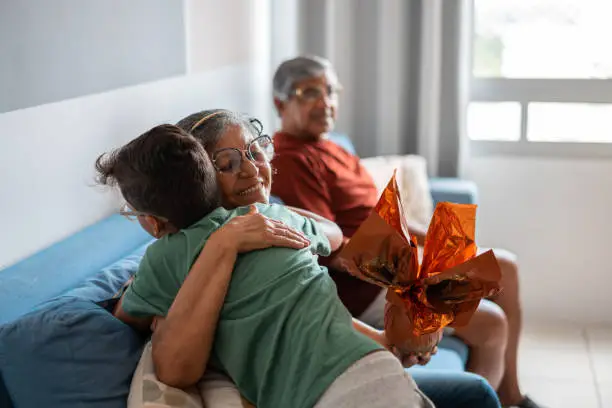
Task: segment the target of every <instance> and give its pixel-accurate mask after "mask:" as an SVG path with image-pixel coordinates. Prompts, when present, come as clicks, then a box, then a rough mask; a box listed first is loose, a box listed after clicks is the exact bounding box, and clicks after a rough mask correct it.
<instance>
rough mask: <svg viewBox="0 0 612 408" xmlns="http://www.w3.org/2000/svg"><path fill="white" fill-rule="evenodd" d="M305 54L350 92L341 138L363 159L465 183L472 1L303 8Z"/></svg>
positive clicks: (326, 2) (321, 3) (331, 1)
mask: <svg viewBox="0 0 612 408" xmlns="http://www.w3.org/2000/svg"><path fill="white" fill-rule="evenodd" d="M298 10H299V13H298V24H299V30H298V32H299V36H300V38H299V41H298V44H299V45H298V48H299V51H300V52H301V53H312V54H317V55H322V56H324V57H327V58H329V59H330V60H331V61H332V62H333V63H334V65H335V66H336V69H337V70H338V74H339V77H340V81H341V82H342V83H343V85H344V88H345V91H344V92H343V94H342V96H341V99H340V104H341V106H340V118H339V123H338V130H339V131H341V132H345V133H347V134H349V135H350V136H351V137H352V139H353V141H354V143H355V146H356V148H357V151H358V153H359V154H360V155H361V156H362V157H367V156H377V155H387V154H408V153H412V154H419V155H422V156H424V157H425V158H426V159H427V161H428V169H429V173H430V175H431V176H444V177H455V176H458V175H460V172H461V162H462V160H463V158H464V157H466V148H467V143H466V138H465V127H466V124H465V117H466V109H467V103H468V88H469V77H470V72H469V69H470V65H471V63H470V48H471V40H470V37H471V34H470V32H471V20H470V17H471V0H384V1H379V0H299V3H298Z"/></svg>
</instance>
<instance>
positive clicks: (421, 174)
mask: <svg viewBox="0 0 612 408" xmlns="http://www.w3.org/2000/svg"><path fill="white" fill-rule="evenodd" d="M361 164H363V166H364V167H365V168H366V169H367V170H368V172H369V173H370V174H371V175H372V178H373V179H374V183H375V184H376V188H377V189H378V193H379V194H380V193H382V190H383V189H384V188H385V187H386V186H387V184H388V183H389V180H390V179H391V176H392V175H393V170H395V169H397V184H398V186H399V189H400V194H401V199H402V203H403V204H404V209H405V211H406V215H407V217H408V220H409V221H410V222H412V223H415V224H418V225H420V226H422V227H427V226H428V225H429V221H431V216H432V214H433V200H432V198H431V193H430V192H429V182H428V179H427V162H426V161H425V158H423V157H421V156H416V155H405V156H379V157H368V158H365V159H361Z"/></svg>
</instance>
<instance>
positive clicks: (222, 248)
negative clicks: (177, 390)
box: [133, 111, 499, 408]
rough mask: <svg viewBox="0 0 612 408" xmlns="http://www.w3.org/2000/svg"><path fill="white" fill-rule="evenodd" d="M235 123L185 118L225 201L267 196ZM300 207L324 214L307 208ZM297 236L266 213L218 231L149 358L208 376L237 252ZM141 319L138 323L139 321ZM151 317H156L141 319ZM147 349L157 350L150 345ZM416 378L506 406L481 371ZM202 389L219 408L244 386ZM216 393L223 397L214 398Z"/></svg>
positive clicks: (450, 400)
mask: <svg viewBox="0 0 612 408" xmlns="http://www.w3.org/2000/svg"><path fill="white" fill-rule="evenodd" d="M234 125H240V126H243V124H241V123H236V116H235V115H233V114H231V113H230V112H228V113H224V112H223V111H219V113H216V114H215V115H213V116H211V112H200V113H196V114H193V115H191V116H189V117H187V118H185V119H183V120H181V121H180V122H179V123H178V126H179V127H181V128H183V129H184V130H187V131H189V132H191V133H192V134H193V135H194V136H195V137H196V138H197V139H198V140H199V141H200V142H201V143H202V144H203V145H204V147H205V149H206V151H207V152H208V153H209V155H210V156H211V158H212V159H213V162H214V163H215V168H216V170H217V181H218V184H219V187H220V191H221V194H222V196H223V200H222V201H223V204H224V206H225V207H227V208H235V207H239V206H244V205H249V204H253V203H256V202H260V203H267V202H268V200H269V194H270V188H271V184H272V171H271V168H270V164H269V162H268V161H266V160H261V157H259V156H256V155H253V154H249V153H248V152H245V150H244V149H245V147H246V146H250V145H251V142H252V140H251V139H249V140H246V139H243V138H239V137H236V133H235V132H230V131H228V129H232V128H233V127H234ZM255 138H257V135H252V139H253V140H254V139H255ZM261 140H263V139H261ZM264 142H265V140H264ZM297 211H299V212H301V213H302V214H303V215H306V216H311V217H313V218H315V219H319V220H321V221H324V220H323V219H322V218H321V217H320V216H317V215H314V214H309V213H308V212H307V211H304V210H297ZM286 236H290V237H292V239H291V240H289V239H287V238H286ZM296 241H299V237H297V236H296V235H295V234H294V233H293V232H292V231H290V230H288V229H287V228H285V227H283V226H282V225H278V224H275V223H272V222H271V221H270V220H268V219H266V218H265V217H263V216H262V215H261V214H250V215H246V216H243V217H237V218H236V219H235V220H233V221H232V222H230V223H228V224H227V225H226V226H224V227H223V228H221V229H220V230H219V231H217V232H216V233H214V234H213V236H211V239H210V240H209V241H208V242H207V244H206V245H205V246H204V249H203V250H202V253H201V254H200V256H199V258H198V260H197V261H196V263H195V264H194V267H193V268H194V269H195V268H199V272H198V273H197V274H194V273H193V272H191V273H190V274H189V277H188V279H187V280H186V281H185V283H184V285H183V286H182V287H181V289H180V291H179V292H178V295H177V297H176V299H175V301H174V303H173V305H172V307H171V308H170V310H169V312H168V314H167V316H166V318H165V319H163V320H162V319H159V320H157V322H156V325H155V326H156V327H155V330H154V334H153V342H152V345H153V347H152V357H151V354H148V355H145V356H144V357H143V359H145V358H149V359H151V358H152V360H153V362H154V363H155V371H156V373H157V376H158V377H159V379H160V380H162V381H163V382H165V383H167V384H170V385H172V386H176V387H188V386H190V385H192V384H195V383H196V382H198V381H199V380H200V379H201V378H202V376H203V374H204V370H205V366H206V361H207V360H208V358H209V352H210V349H211V346H212V342H213V339H214V333H215V325H216V321H217V318H218V316H219V311H220V309H221V306H222V304H223V298H224V295H225V291H226V290H227V286H228V283H229V280H230V279H231V273H232V269H233V264H234V262H235V260H236V256H237V254H238V253H240V252H245V251H249V250H253V249H258V248H265V247H268V246H270V245H282V246H292V245H296ZM298 243H299V242H298ZM133 323H134V324H137V325H138V323H137V322H133ZM143 324H144V325H147V324H149V322H148V321H147V322H141V323H140V325H143ZM354 326H355V329H356V330H359V331H361V332H362V333H364V334H366V335H368V336H369V337H371V338H373V339H375V340H376V341H378V342H380V343H382V344H383V345H385V346H388V345H387V344H386V340H385V338H384V336H382V332H380V331H377V330H374V329H372V328H371V327H369V326H367V325H365V324H362V323H360V322H359V321H355V322H354ZM147 352H148V353H150V352H151V348H150V347H148V348H147ZM408 360H409V359H406V360H404V363H405V364H406V363H408ZM305 364H307V363H306V362H305ZM432 375H435V376H436V379H435V380H434V381H431V378H430V377H431V376H432ZM413 377H414V379H415V381H416V382H417V384H422V383H423V382H425V383H426V384H427V385H429V386H430V387H429V392H430V393H433V394H434V395H433V397H434V398H433V399H434V400H437V401H438V406H440V407H444V406H447V407H459V408H461V407H483V408H488V407H491V408H492V407H499V401H498V400H497V397H496V396H495V393H494V392H493V390H492V389H491V388H490V386H489V385H488V384H487V383H486V381H485V380H484V379H482V378H481V377H478V376H476V375H473V374H468V373H454V374H452V375H445V374H440V375H439V374H436V373H433V374H432V373H428V372H415V373H413ZM419 387H421V386H419ZM141 388H142V387H141ZM133 389H134V386H133ZM200 389H201V390H206V394H207V395H203V397H204V398H205V400H206V401H205V402H207V403H208V405H207V406H210V407H211V408H216V407H219V408H224V407H226V406H229V405H225V404H227V400H228V399H232V396H233V397H234V398H233V400H234V403H236V396H237V391H236V389H235V387H234V388H233V389H232V386H231V383H230V382H229V381H227V380H225V381H220V380H219V378H218V377H215V378H214V379H213V381H208V382H207V381H204V382H203V383H200ZM424 392H425V393H426V394H427V393H428V391H426V390H424ZM213 394H214V395H215V396H216V397H212V398H211V395H213ZM219 396H221V397H219ZM428 396H430V395H428ZM438 396H442V397H445V398H446V405H445V404H439V401H440V400H441V399H440V398H437V399H436V397H438ZM430 397H431V396H430ZM443 399H444V398H443ZM443 399H442V401H443ZM434 402H436V401H434ZM238 403H239V401H238ZM232 406H233V405H232Z"/></svg>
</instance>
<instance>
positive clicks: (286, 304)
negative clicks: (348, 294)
mask: <svg viewBox="0 0 612 408" xmlns="http://www.w3.org/2000/svg"><path fill="white" fill-rule="evenodd" d="M96 167H97V170H98V173H99V180H100V182H101V183H103V184H114V183H116V184H117V185H118V187H119V189H120V190H121V193H122V194H123V196H124V198H125V199H126V201H127V203H128V206H129V207H130V209H131V210H132V213H133V215H136V216H138V219H139V221H140V223H141V225H142V226H143V228H145V230H147V232H149V233H150V234H151V235H153V236H155V237H156V238H159V240H158V241H157V242H155V243H154V244H152V245H151V246H150V247H149V248H148V250H147V252H146V254H145V256H144V258H143V260H142V262H141V265H140V268H139V271H138V273H137V274H136V276H135V279H134V281H133V283H132V284H131V285H130V287H129V288H128V289H127V291H126V293H125V294H124V296H123V298H122V304H121V307H122V310H123V311H124V312H126V313H127V314H128V315H130V316H133V317H135V318H139V317H152V316H165V315H166V314H167V312H168V310H169V309H170V307H171V305H172V302H173V300H174V298H175V297H176V295H177V293H178V291H179V289H180V287H181V285H182V284H183V281H184V280H185V279H186V277H187V274H188V272H189V270H190V268H191V267H192V265H193V263H194V261H195V260H196V258H197V257H198V255H199V253H200V251H201V250H202V248H203V246H204V245H205V244H206V240H207V239H208V237H209V236H210V235H211V234H212V233H213V232H214V231H215V230H217V229H218V228H219V227H221V226H222V225H223V224H224V223H226V222H227V221H229V220H230V219H232V217H235V216H237V215H243V214H245V213H246V212H247V211H248V208H244V207H243V208H238V209H235V210H232V211H228V210H226V209H224V208H217V207H218V205H219V199H218V191H217V188H216V174H215V170H214V168H213V166H212V164H211V162H210V159H209V158H208V156H207V154H206V152H205V151H204V149H203V147H202V146H201V145H199V144H198V142H197V141H196V139H195V138H193V137H192V136H191V135H189V134H187V133H185V132H184V131H182V130H180V129H179V128H177V127H175V126H171V125H161V126H157V127H155V128H153V129H151V130H150V131H148V132H146V133H145V134H143V135H142V136H140V137H138V138H137V139H135V140H133V141H132V142H130V143H128V144H127V145H126V146H124V147H122V148H120V149H118V150H117V151H115V152H113V153H111V154H110V155H106V156H101V157H100V158H99V159H98V161H97V163H96ZM257 208H258V210H259V211H260V212H261V213H262V214H263V215H266V216H267V217H269V218H271V219H275V220H279V221H282V222H284V223H286V224H288V225H289V226H290V227H293V228H294V229H297V230H299V231H302V232H303V233H304V234H305V235H306V236H307V237H308V238H309V240H310V242H311V246H310V248H304V249H301V250H295V249H288V248H275V247H273V248H268V249H265V250H259V251H253V252H249V253H246V254H243V255H241V256H239V257H238V259H237V261H236V264H235V267H234V271H233V274H232V279H231V282H230V286H229V289H228V291H227V294H226V297H225V301H224V304H223V308H222V310H221V314H220V317H219V321H218V323H217V328H216V333H215V343H214V345H213V350H212V353H211V357H210V361H209V364H211V365H212V366H214V367H216V368H217V369H220V370H222V371H224V372H226V373H227V374H228V375H229V376H230V377H231V379H232V380H233V381H234V382H235V383H236V385H237V386H238V388H239V390H240V392H241V394H242V395H243V396H244V397H245V398H246V399H247V400H249V401H250V402H252V403H254V404H255V405H256V406H258V407H259V408H267V407H270V408H272V407H274V408H277V407H304V408H310V407H313V406H314V407H317V408H318V407H332V406H346V407H353V406H355V407H356V406H362V405H361V404H363V403H366V404H367V405H368V406H372V407H374V406H375V407H378V406H381V407H382V406H385V407H390V406H393V407H400V406H401V407H412V406H423V405H424V404H426V400H425V399H424V397H422V395H421V394H420V393H418V391H417V390H416V387H415V386H414V383H413V382H412V381H411V379H410V377H406V374H405V373H404V371H403V369H402V367H401V365H400V363H399V361H397V360H396V359H395V357H394V356H393V355H392V354H390V353H388V352H386V351H381V350H382V347H381V346H380V345H379V344H377V343H376V342H374V341H373V340H371V339H369V338H367V337H366V336H364V335H362V334H360V333H358V332H356V331H355V330H354V329H353V325H352V320H351V316H350V314H349V313H348V311H347V310H346V309H345V308H344V306H343V305H342V303H341V302H340V300H339V299H338V297H337V293H336V288H335V285H334V284H333V281H332V280H331V278H330V277H329V276H328V275H327V273H326V270H325V269H324V268H322V267H320V266H319V265H318V263H317V256H318V255H323V256H325V255H328V254H329V253H330V251H331V249H332V248H330V243H329V241H328V239H327V238H326V237H325V236H324V235H323V233H322V232H321V231H320V228H319V226H318V225H317V223H316V222H314V221H313V220H311V219H308V218H305V217H302V216H300V215H298V214H296V213H293V212H291V211H289V210H287V209H286V208H285V207H283V206H277V205H262V204H258V205H257ZM151 219H154V220H155V222H149V221H150V220H151ZM148 220H149V221H148ZM378 372H381V374H380V375H378V374H377V373H378ZM365 399H368V401H365ZM369 400H372V401H373V402H372V403H371V404H370V402H369ZM340 402H341V403H342V405H340Z"/></svg>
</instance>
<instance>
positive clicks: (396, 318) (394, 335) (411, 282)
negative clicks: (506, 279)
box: [339, 174, 501, 351]
mask: <svg viewBox="0 0 612 408" xmlns="http://www.w3.org/2000/svg"><path fill="white" fill-rule="evenodd" d="M404 214H405V212H404V211H403V208H402V202H401V199H400V195H399V191H398V187H397V183H396V180H395V174H394V175H393V177H392V178H391V180H390V181H389V184H388V185H387V187H386V188H385V190H384V191H383V193H382V195H381V197H380V199H379V201H378V203H377V205H376V207H375V208H374V211H372V213H371V214H370V216H369V217H368V218H367V219H366V221H365V222H364V223H363V224H362V225H361V226H360V227H359V229H358V230H357V232H356V233H355V235H353V237H352V238H351V240H350V241H349V242H348V244H347V245H346V246H345V247H344V248H343V250H342V251H341V252H340V254H339V258H340V260H341V262H342V263H343V264H344V266H345V268H346V269H347V270H348V271H349V272H350V273H352V274H353V275H355V276H357V277H359V278H361V279H364V280H366V281H369V282H371V283H374V284H376V285H379V286H381V287H384V288H388V293H387V307H386V310H385V330H386V334H387V338H388V339H389V340H390V341H391V342H392V343H393V344H395V345H396V346H397V345H401V344H402V343H405V341H407V340H408V339H409V342H410V345H411V347H412V349H413V350H411V351H415V350H414V348H415V347H416V349H417V351H418V350H420V349H421V348H422V349H423V351H425V350H426V348H427V347H430V345H427V344H420V343H424V342H425V343H426V342H427V340H423V338H425V339H426V337H423V338H421V339H417V338H418V337H419V336H423V335H427V334H433V333H436V332H439V330H441V329H442V328H444V327H445V326H448V325H451V326H460V325H464V324H466V323H467V322H468V321H469V319H470V318H471V316H472V314H473V313H474V311H475V310H476V307H477V306H478V303H479V302H480V299H482V298H483V297H486V296H490V295H493V294H495V293H496V292H498V291H499V280H500V279H501V272H500V270H499V265H498V264H497V261H496V259H495V256H494V255H493V253H492V251H488V252H486V253H484V254H482V255H479V256H476V253H477V249H478V248H477V247H476V244H475V241H474V236H475V225H476V206H475V205H465V204H451V203H439V204H438V205H437V206H436V210H435V212H434V215H433V218H432V221H431V223H430V226H429V229H428V231H427V236H426V239H425V246H424V251H423V261H422V265H419V260H418V253H417V251H418V249H417V245H416V239H415V238H414V237H413V236H411V235H410V233H409V232H408V224H407V220H406V217H405V216H404ZM421 346H422V347H421ZM400 348H401V347H400Z"/></svg>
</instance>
